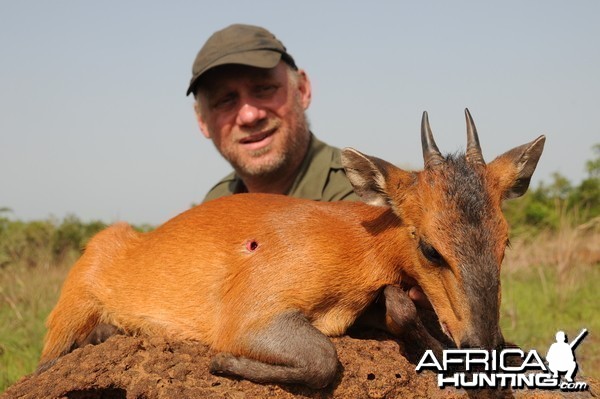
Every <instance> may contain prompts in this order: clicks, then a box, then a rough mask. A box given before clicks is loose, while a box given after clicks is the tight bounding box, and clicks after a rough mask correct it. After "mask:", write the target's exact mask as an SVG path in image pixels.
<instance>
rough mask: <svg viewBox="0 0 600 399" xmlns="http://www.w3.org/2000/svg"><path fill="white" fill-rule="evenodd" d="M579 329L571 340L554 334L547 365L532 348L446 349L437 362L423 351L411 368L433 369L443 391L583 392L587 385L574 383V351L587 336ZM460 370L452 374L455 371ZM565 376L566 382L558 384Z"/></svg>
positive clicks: (432, 356) (575, 364)
mask: <svg viewBox="0 0 600 399" xmlns="http://www.w3.org/2000/svg"><path fill="white" fill-rule="evenodd" d="M587 334H588V331H587V329H585V328H584V329H583V330H582V331H581V332H580V333H579V335H578V336H577V337H576V338H575V339H574V340H573V341H572V342H570V343H569V342H568V341H567V336H566V334H565V333H564V331H558V332H557V333H556V342H555V343H553V344H552V345H550V348H549V349H548V353H547V355H546V361H547V364H546V363H545V362H544V360H543V359H542V357H541V356H540V355H539V354H538V353H537V351H536V350H535V349H532V350H530V351H529V352H524V351H523V350H521V349H519V348H506V349H503V350H500V351H498V350H491V351H489V350H485V349H446V350H444V351H443V354H442V358H441V359H438V358H437V357H436V355H435V354H434V353H433V351H432V350H431V349H429V350H427V351H426V352H425V354H424V355H423V357H422V358H421V360H420V361H419V364H418V365H417V367H416V368H415V370H416V371H417V372H421V371H423V370H433V371H436V372H437V373H438V386H439V387H440V388H444V387H447V386H453V387H456V388H498V387H499V388H512V389H523V388H539V389H560V390H562V391H584V390H586V389H588V385H587V383H586V382H583V381H575V380H574V377H575V373H576V372H577V361H576V360H575V355H574V352H575V349H576V348H577V346H578V345H579V344H580V343H581V342H582V341H583V339H584V338H585V337H586V336H587ZM457 368H458V369H459V370H460V371H455V370H456V369H457ZM562 374H565V379H566V381H561V375H562Z"/></svg>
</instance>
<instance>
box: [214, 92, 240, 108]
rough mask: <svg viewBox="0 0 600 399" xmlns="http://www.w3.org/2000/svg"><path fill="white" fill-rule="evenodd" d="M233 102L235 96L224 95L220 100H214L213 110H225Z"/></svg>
mask: <svg viewBox="0 0 600 399" xmlns="http://www.w3.org/2000/svg"><path fill="white" fill-rule="evenodd" d="M234 101H235V96H234V95H232V94H230V95H226V96H223V97H221V98H219V99H218V100H216V101H215V102H214V103H213V108H217V109H218V108H225V107H227V106H229V105H231V104H233V102H234Z"/></svg>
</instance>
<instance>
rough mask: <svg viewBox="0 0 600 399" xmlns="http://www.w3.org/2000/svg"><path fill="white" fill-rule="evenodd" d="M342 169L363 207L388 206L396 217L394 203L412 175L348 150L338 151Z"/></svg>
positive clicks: (395, 205) (378, 160)
mask: <svg viewBox="0 0 600 399" xmlns="http://www.w3.org/2000/svg"><path fill="white" fill-rule="evenodd" d="M342 165H343V166H344V169H345V170H346V176H347V177H348V180H350V183H351V184H352V187H353V188H354V192H355V193H356V194H357V195H358V196H360V197H361V199H362V200H363V201H364V202H365V203H367V204H369V205H375V206H390V207H392V208H393V209H394V211H395V212H396V213H398V207H397V205H398V204H396V203H395V201H396V200H397V198H398V196H397V194H398V191H400V190H402V189H403V188H405V187H407V186H408V185H410V184H412V182H413V181H414V175H413V174H412V173H410V172H406V171H404V170H402V169H400V168H397V167H395V166H394V165H392V164H391V163H389V162H386V161H384V160H381V159H379V158H375V157H370V156H367V155H364V154H362V153H360V152H358V151H356V150H355V149H352V148H344V149H343V150H342ZM394 198H396V199H394ZM398 216H400V215H398Z"/></svg>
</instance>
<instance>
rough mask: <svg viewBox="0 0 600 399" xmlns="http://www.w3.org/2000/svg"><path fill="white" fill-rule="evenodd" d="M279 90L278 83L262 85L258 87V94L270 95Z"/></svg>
mask: <svg viewBox="0 0 600 399" xmlns="http://www.w3.org/2000/svg"><path fill="white" fill-rule="evenodd" d="M276 90H277V86H276V85H261V86H258V87H257V88H256V94H257V95H259V96H269V95H272V94H273V93H275V91H276Z"/></svg>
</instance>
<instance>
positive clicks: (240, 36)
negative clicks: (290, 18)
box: [186, 24, 297, 95]
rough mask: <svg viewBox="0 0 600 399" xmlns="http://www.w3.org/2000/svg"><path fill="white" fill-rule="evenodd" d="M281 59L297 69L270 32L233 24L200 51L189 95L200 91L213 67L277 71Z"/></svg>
mask: <svg viewBox="0 0 600 399" xmlns="http://www.w3.org/2000/svg"><path fill="white" fill-rule="evenodd" d="M281 59H283V60H284V61H285V62H287V63H288V64H289V65H291V66H292V67H293V68H294V69H297V67H296V63H295V62H294V59H293V58H292V56H291V55H289V54H288V52H287V50H286V48H285V46H284V45H283V43H281V42H280V41H279V40H278V39H277V38H276V37H275V35H273V34H272V33H271V32H269V31H268V30H266V29H264V28H261V27H259V26H253V25H243V24H234V25H230V26H228V27H227V28H225V29H222V30H220V31H217V32H215V33H213V34H212V36H211V37H209V38H208V40H207V41H206V43H204V46H202V48H201V49H200V51H199V52H198V55H197V56H196V59H195V60H194V64H193V65H192V80H191V81H190V85H189V87H188V90H187V94H186V95H189V94H190V93H194V92H195V91H196V86H197V85H198V81H199V79H200V77H201V76H202V75H203V74H204V73H205V72H206V71H208V70H209V69H211V68H214V67H217V66H220V65H225V64H241V65H248V66H253V67H258V68H273V67H275V66H277V64H278V63H279V61H280V60H281Z"/></svg>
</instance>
